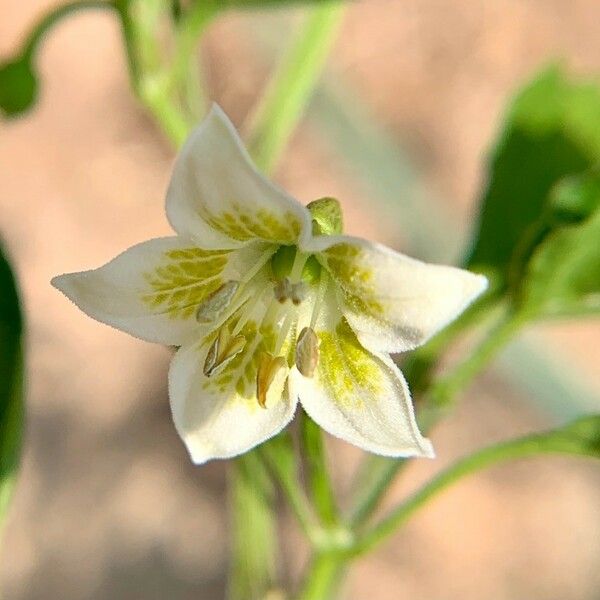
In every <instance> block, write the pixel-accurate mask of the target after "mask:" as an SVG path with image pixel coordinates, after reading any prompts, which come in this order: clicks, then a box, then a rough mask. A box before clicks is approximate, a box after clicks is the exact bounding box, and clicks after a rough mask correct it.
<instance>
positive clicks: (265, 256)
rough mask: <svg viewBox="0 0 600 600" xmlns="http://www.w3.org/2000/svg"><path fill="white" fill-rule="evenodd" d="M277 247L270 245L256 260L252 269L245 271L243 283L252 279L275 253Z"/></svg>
mask: <svg viewBox="0 0 600 600" xmlns="http://www.w3.org/2000/svg"><path fill="white" fill-rule="evenodd" d="M276 251H277V250H276V247H275V248H274V247H270V248H269V249H268V250H267V251H266V252H265V253H264V254H262V255H261V257H260V258H259V259H258V260H257V261H256V263H255V264H254V266H253V267H252V269H250V270H249V271H247V272H246V273H244V277H243V278H242V283H247V282H248V281H250V280H251V279H252V278H253V277H254V276H255V275H256V274H257V273H258V272H259V271H260V270H261V269H262V268H263V267H264V266H265V264H266V263H267V262H268V261H269V260H270V259H271V257H272V256H273V254H275V252H276Z"/></svg>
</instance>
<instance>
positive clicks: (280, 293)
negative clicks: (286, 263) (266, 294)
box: [273, 277, 292, 304]
mask: <svg viewBox="0 0 600 600" xmlns="http://www.w3.org/2000/svg"><path fill="white" fill-rule="evenodd" d="M273 293H274V294H275V299H276V300H277V302H279V303H280V304H283V303H284V302H285V301H286V300H287V299H288V298H290V296H291V295H292V284H291V283H290V280H289V279H288V278H287V277H284V278H283V279H280V280H279V281H277V283H276V284H275V287H274V288H273Z"/></svg>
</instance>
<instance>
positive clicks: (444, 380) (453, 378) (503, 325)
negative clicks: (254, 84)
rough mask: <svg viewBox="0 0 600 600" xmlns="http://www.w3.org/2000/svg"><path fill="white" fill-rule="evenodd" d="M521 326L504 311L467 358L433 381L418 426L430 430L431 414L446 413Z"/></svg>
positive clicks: (511, 313) (514, 316) (521, 321)
mask: <svg viewBox="0 0 600 600" xmlns="http://www.w3.org/2000/svg"><path fill="white" fill-rule="evenodd" d="M524 322H525V319H524V316H523V315H521V314H520V313H517V312H514V311H513V310H511V309H507V310H506V312H505V313H504V314H503V315H502V316H501V317H500V319H499V321H498V322H497V323H496V325H495V326H494V327H492V329H491V330H490V331H489V332H488V333H487V334H486V336H485V337H484V338H483V340H482V341H481V342H480V343H479V344H478V345H477V346H476V347H475V348H474V349H473V351H472V352H471V354H470V355H469V356H468V358H467V359H466V360H464V361H463V362H461V363H459V364H458V365H456V366H455V367H454V368H453V369H452V370H451V372H450V373H449V374H448V375H446V376H445V377H441V378H440V379H438V380H437V382H436V383H435V384H434V385H433V386H432V387H431V389H430V391H429V393H428V397H429V400H430V402H429V403H428V406H427V408H428V409H430V411H429V412H428V413H426V414H425V415H423V414H421V421H420V423H421V424H422V425H423V427H424V429H428V428H429V427H430V426H431V424H432V423H430V421H431V419H432V418H433V416H434V414H435V413H436V412H438V411H439V410H440V409H442V410H444V409H446V408H447V407H448V406H449V405H450V404H451V403H452V401H453V400H454V398H455V396H456V395H457V394H458V393H459V392H460V391H461V390H463V389H464V388H465V387H467V386H468V385H469V384H470V383H471V382H472V380H473V379H474V377H475V376H476V375H477V374H478V373H479V372H480V371H482V370H483V369H484V368H485V367H486V366H487V365H488V364H489V363H490V362H491V360H492V359H493V358H494V357H495V356H496V355H497V354H498V352H499V351H500V350H501V349H502V348H504V346H506V344H507V343H508V342H510V341H511V340H512V338H513V337H514V336H515V334H516V333H517V332H518V331H519V330H520V329H521V327H522V326H523V324H524Z"/></svg>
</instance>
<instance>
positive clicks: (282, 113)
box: [250, 1, 344, 171]
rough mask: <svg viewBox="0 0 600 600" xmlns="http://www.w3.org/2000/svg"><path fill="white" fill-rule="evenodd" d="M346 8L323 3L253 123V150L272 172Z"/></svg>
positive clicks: (280, 69) (262, 165) (274, 80)
mask: <svg viewBox="0 0 600 600" xmlns="http://www.w3.org/2000/svg"><path fill="white" fill-rule="evenodd" d="M343 11H344V7H343V3H341V2H339V1H336V2H330V1H323V2H321V3H320V5H319V6H318V7H317V8H315V9H313V12H312V14H311V16H310V17H309V18H308V22H307V23H306V26H305V28H304V29H303V30H302V31H301V33H300V35H299V36H298V38H297V39H296V41H295V42H294V43H293V45H292V46H291V47H290V49H289V50H288V52H287V54H286V55H285V56H284V58H283V60H282V62H281V64H280V65H279V67H278V68H277V70H276V72H275V74H274V76H273V78H272V80H271V83H270V85H269V88H268V89H267V91H266V93H265V94H264V95H263V97H262V99H261V101H260V103H259V105H258V107H257V109H256V111H255V113H254V116H253V119H252V126H251V132H252V135H251V141H250V149H251V153H252V155H253V156H254V159H255V161H256V163H257V165H258V167H259V168H261V169H263V170H265V171H270V170H272V168H273V166H274V164H275V162H276V160H277V159H278V157H279V156H281V153H282V151H283V148H284V147H285V145H286V143H287V141H288V139H289V137H290V136H291V134H292V132H293V131H294V128H295V127H296V124H297V123H298V121H299V119H300V117H301V116H302V113H303V112H304V109H305V107H306V105H307V103H308V100H309V98H310V96H311V94H312V91H313V89H314V87H315V85H316V83H317V80H318V78H319V75H320V74H321V71H322V69H323V66H324V64H325V61H326V59H327V55H328V53H329V50H330V49H331V46H332V44H333V41H334V39H335V34H336V32H337V30H338V27H339V25H340V22H341V17H342V15H343Z"/></svg>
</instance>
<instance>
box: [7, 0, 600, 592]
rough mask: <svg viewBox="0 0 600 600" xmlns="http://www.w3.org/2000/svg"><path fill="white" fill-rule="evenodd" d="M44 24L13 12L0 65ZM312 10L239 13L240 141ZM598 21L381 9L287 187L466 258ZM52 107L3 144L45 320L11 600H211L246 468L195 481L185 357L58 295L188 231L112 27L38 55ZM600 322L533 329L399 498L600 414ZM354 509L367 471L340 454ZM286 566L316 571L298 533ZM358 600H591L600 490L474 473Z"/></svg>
mask: <svg viewBox="0 0 600 600" xmlns="http://www.w3.org/2000/svg"><path fill="white" fill-rule="evenodd" d="M50 6H52V4H51V3H49V2H45V1H42V0H0V14H1V15H2V17H1V19H0V56H7V55H9V54H11V53H12V52H13V51H14V49H15V48H16V47H17V46H18V44H19V43H20V41H21V39H22V37H23V34H24V33H25V32H26V31H27V30H28V28H29V26H30V24H31V23H32V22H33V21H34V20H35V19H36V18H37V17H38V16H39V14H40V13H41V12H42V11H44V10H45V9H47V8H49V7H50ZM301 16H302V9H298V8H286V9H280V10H277V11H268V12H256V11H252V12H248V11H230V12H228V13H226V14H225V15H223V16H221V17H219V19H218V20H217V21H215V23H213V24H212V25H211V26H210V28H209V30H208V32H207V34H206V36H205V38H204V40H203V42H202V49H201V50H202V58H203V61H204V63H205V67H206V70H207V73H208V85H209V94H210V96H211V98H213V99H214V100H216V101H217V102H218V103H219V104H221V106H222V107H223V108H224V109H225V111H226V112H227V113H228V114H229V115H230V116H231V117H232V119H233V120H234V122H235V123H236V124H237V125H238V126H240V127H243V125H244V120H245V117H246V116H247V114H248V111H249V108H250V106H251V105H252V102H253V101H254V99H255V97H256V95H257V92H258V90H260V89H261V87H262V85H263V84H264V82H265V80H266V78H267V76H268V74H269V71H270V68H271V66H272V64H273V61H274V60H275V57H276V56H277V55H278V54H279V50H278V49H279V48H280V47H281V45H282V42H284V41H285V39H286V37H287V36H288V34H289V32H290V31H291V30H292V29H294V28H295V27H296V24H297V22H298V18H299V17H301ZM599 28H600V5H598V3H597V2H595V1H594V0H571V1H570V2H564V1H563V0H543V1H541V0H496V1H495V2H486V1H485V0H475V1H474V0H453V1H452V2H447V1H444V0H363V1H361V2H359V1H357V2H354V3H353V4H352V5H351V6H350V8H349V10H348V11H347V14H346V17H345V20H344V23H343V25H342V31H341V34H340V36H339V40H338V42H337V43H336V45H335V48H334V50H333V52H332V55H331V60H330V62H329V65H328V69H327V72H326V75H325V77H324V78H323V79H322V81H321V83H320V85H319V88H318V90H317V94H316V96H315V98H314V100H313V102H312V103H311V105H310V107H309V110H308V112H307V115H306V118H305V119H304V120H303V122H302V124H301V127H300V128H299V130H298V131H297V133H296V134H295V135H294V137H293V140H292V143H291V145H290V146H289V148H288V149H287V151H286V153H285V156H284V158H283V160H282V161H281V162H280V166H279V168H278V169H277V172H276V180H277V181H278V182H279V183H280V184H281V185H283V186H284V187H285V188H286V189H288V190H289V191H290V192H291V193H292V194H293V195H295V196H296V197H297V198H299V199H300V200H301V201H302V202H304V203H307V202H309V201H310V200H313V199H315V198H317V197H321V196H326V195H327V196H334V197H337V198H339V199H340V200H341V201H342V203H343V207H344V212H345V216H346V222H347V225H346V229H347V230H348V232H350V233H352V234H357V235H360V236H363V237H370V238H374V239H377V240H379V241H381V242H384V243H386V244H389V245H391V246H393V247H394V248H397V249H399V250H401V251H405V252H407V253H409V254H412V255H414V256H416V257H418V258H423V259H428V260H436V261H439V262H444V263H452V262H454V261H456V260H457V259H458V258H459V257H460V256H461V255H462V254H463V253H464V244H465V240H466V238H467V235H468V233H469V231H470V229H471V227H472V225H473V218H474V214H473V206H474V203H475V201H476V200H477V197H478V195H479V194H480V190H481V188H482V185H483V184H484V176H485V168H486V160H487V153H488V149H489V148H490V147H491V145H492V143H493V141H494V139H495V136H496V134H497V132H498V130H499V127H500V124H501V122H502V114H503V110H504V108H505V106H506V105H507V102H508V101H509V99H510V98H511V97H512V95H513V93H514V91H515V90H516V89H517V87H518V86H520V85H521V84H522V83H523V82H524V81H525V80H526V79H527V78H529V77H530V76H531V75H532V74H533V73H534V72H535V71H536V70H538V69H539V68H540V67H542V66H544V65H545V64H548V63H549V62H550V61H552V60H555V59H561V60H563V61H564V63H565V64H566V65H567V66H568V68H569V70H570V71H571V72H573V73H579V74H586V75H590V74H592V75H593V74H598V73H600V35H598V34H599V31H600V29H599ZM39 67H40V70H41V73H42V79H43V87H42V89H41V96H40V101H39V103H38V104H37V105H36V107H35V109H34V110H33V112H32V113H30V114H28V115H26V116H25V117H23V118H21V119H18V120H14V121H10V122H2V123H0V235H1V236H2V238H3V240H4V243H5V245H6V247H7V250H8V252H9V254H10V256H11V258H12V260H13V264H14V266H15V269H16V272H17V275H18V278H19V280H20V285H21V289H22V295H23V300H24V306H25V312H26V320H27V334H28V336H27V342H26V344H27V357H28V358H27V359H28V375H27V415H28V423H27V431H26V439H25V446H24V462H23V469H22V472H21V475H20V478H19V481H18V486H17V490H16V495H15V497H14V501H13V504H12V507H11V512H10V515H9V520H8V523H7V525H6V528H5V533H4V539H3V542H2V547H3V549H2V560H1V561H0V580H1V582H2V587H3V590H4V597H5V598H6V599H8V600H38V599H39V600H42V599H43V600H47V599H49V598H62V599H65V600H83V599H90V600H107V599H109V598H111V599H112V598H126V599H127V600H136V599H140V600H141V599H143V600H152V599H164V598H167V597H168V598H171V599H173V600H184V599H185V600H188V599H189V600H191V599H192V598H193V599H197V600H200V599H206V600H212V599H218V598H222V597H223V595H224V585H225V570H226V557H227V535H228V526H227V517H226V512H225V508H226V501H225V483H226V469H227V465H226V464H225V463H222V462H215V463H211V464H209V465H207V466H204V467H202V468H195V467H193V466H192V465H191V464H190V461H189V459H188V456H187V454H186V452H185V449H184V447H183V445H182V444H181V442H180V440H179V438H178V436H177V434H176V432H175V429H174V427H173V425H172V423H171V419H170V414H169V406H168V400H167V395H166V374H167V367H168V361H169V358H170V351H169V350H168V349H165V348H161V347H158V346H153V345H150V344H147V343H144V342H141V341H138V340H135V339H133V338H130V337H128V336H127V335H125V334H122V333H120V332H117V331H115V330H112V329H110V328H108V327H106V326H104V325H100V324H98V323H96V322H94V321H92V320H91V319H89V318H87V317H86V316H85V315H83V313H81V312H79V311H78V310H76V309H75V308H74V307H73V306H72V305H71V304H70V303H69V302H67V301H66V300H65V298H64V297H62V296H61V295H60V294H59V293H58V292H57V291H56V290H54V289H53V288H51V287H50V285H49V281H50V279H51V277H52V276H53V275H56V274H58V273H62V272H69V271H79V270H84V269H88V268H93V267H96V266H98V265H100V264H103V263H104V262H106V261H107V260H108V259H110V258H112V257H113V256H115V255H116V254H117V253H118V252H120V251H121V250H123V249H124V248H126V247H128V246H130V245H133V244H134V243H136V242H138V241H141V240H144V239H147V238H150V237H157V236H161V235H168V234H169V227H168V225H167V222H166V219H165V215H164V210H163V200H164V192H165V188H166V185H167V182H168V178H169V172H170V168H171V164H172V160H173V156H174V154H173V151H172V149H171V147H170V145H169V144H168V143H167V142H166V141H165V140H164V138H163V137H162V135H161V134H160V132H159V131H158V130H157V129H156V127H155V126H154V124H153V123H152V121H151V120H150V119H149V118H148V117H147V116H146V115H145V114H144V112H143V110H142V109H141V108H140V107H139V105H138V104H137V102H136V101H135V99H134V97H133V95H132V93H131V91H130V87H129V84H128V80H127V72H126V64H125V59H124V55H123V52H122V48H121V40H120V33H119V27H118V23H117V21H116V19H114V17H113V15H111V14H105V13H102V12H98V13H95V12H93V11H91V12H85V13H82V14H79V15H77V16H74V17H72V18H70V19H68V20H66V21H65V22H64V23H62V24H61V25H60V26H59V27H57V29H56V30H55V31H54V32H53V34H52V35H50V36H49V37H48V38H47V40H46V41H45V42H44V48H43V52H41V53H40V55H39ZM599 364H600V325H599V322H598V321H597V320H596V321H592V320H589V321H584V320H579V321H577V322H576V323H575V322H557V323H552V324H546V325H544V326H537V327H536V328H535V329H533V330H531V331H530V333H529V334H528V335H527V336H526V338H525V339H523V338H522V339H521V340H520V341H519V342H518V343H515V344H513V345H511V346H510V348H508V349H507V351H506V352H504V354H503V356H502V358H501V360H500V361H499V362H498V363H497V364H496V366H495V368H494V369H493V370H489V371H488V372H487V373H486V374H485V376H484V377H482V378H480V379H478V381H477V383H476V385H474V386H473V387H472V388H471V389H470V391H469V392H468V393H467V394H465V395H464V397H463V399H462V401H461V404H460V408H459V410H458V411H457V412H456V413H454V414H453V415H452V417H451V418H450V419H449V420H447V421H446V422H445V423H444V424H443V425H441V426H440V427H439V428H438V429H436V430H435V431H434V433H433V435H432V438H433V442H434V444H435V446H436V449H437V453H438V457H439V458H438V459H437V460H436V461H432V462H429V461H415V462H413V464H412V465H411V467H410V468H409V470H408V471H407V472H406V473H405V475H404V477H403V479H402V481H401V482H399V483H398V485H396V486H395V487H394V489H393V490H392V494H391V495H390V498H389V499H388V501H387V504H388V505H389V504H391V503H392V502H393V501H394V499H395V500H397V499H399V498H401V497H403V496H404V495H405V494H406V493H407V492H409V491H410V490H411V489H413V488H414V487H416V486H417V485H418V484H419V483H420V482H422V481H424V480H425V479H426V478H427V477H429V476H430V475H431V474H432V473H434V472H435V471H437V470H439V469H440V468H442V467H443V466H444V465H446V464H448V463H449V462H451V461H452V460H453V459H454V458H456V457H457V456H459V455H462V454H465V453H467V452H468V451H470V450H472V449H473V448H476V447H479V446H482V445H484V444H487V443H490V442H492V441H496V440H500V439H503V438H506V437H509V436H513V435H517V434H520V433H524V432H528V431H533V430H537V429H540V428H543V427H545V426H548V425H550V424H553V423H557V422H563V421H564V420H566V419H567V418H570V417H573V416H576V415H578V414H581V413H583V412H585V411H586V410H590V409H591V408H592V407H594V406H596V407H597V406H598V394H600V377H599V376H598V372H599ZM331 445H332V449H331V460H332V461H333V462H334V463H335V474H336V476H338V477H339V485H340V488H341V489H342V490H343V488H344V486H345V485H347V483H348V481H349V479H350V475H351V471H352V468H353V466H354V465H355V464H356V460H357V457H358V452H356V451H354V450H353V449H352V448H350V447H349V446H347V445H345V444H343V443H337V442H336V443H332V444H331ZM285 523H286V525H285V537H286V539H287V540H288V542H289V543H288V545H287V548H288V552H287V554H286V556H285V564H286V567H287V568H288V569H290V570H291V571H292V572H295V571H297V570H298V569H299V567H300V566H301V565H302V560H303V558H304V549H303V548H302V546H301V545H300V541H299V536H298V535H297V532H295V530H294V528H293V526H292V522H291V520H286V521H285ZM347 589H348V592H347V598H349V599H352V600H360V599H363V598H366V597H368V598H369V599H370V600H408V599H412V598H419V599H427V600H459V599H460V600H480V599H481V598H489V599H491V600H517V599H519V600H521V599H523V598H527V599H529V600H597V599H598V598H599V597H600V473H599V472H598V468H597V465H594V464H592V463H591V462H586V461H584V460H575V459H571V458H549V457H545V458H543V459H532V460H529V461H522V462H519V463H517V464H509V465H507V466H504V467H498V468H494V469H492V470H490V471H487V472H485V473H484V474H481V475H476V476H473V477H471V478H469V479H467V480H465V481H463V482H461V483H460V484H459V485H457V486H456V487H454V488H452V489H451V490H450V491H449V492H448V493H446V494H444V495H443V496H441V497H440V498H438V499H436V500H435V502H433V503H432V504H431V505H430V506H429V507H428V508H427V510H425V511H423V513H419V515H418V516H417V517H415V519H414V520H412V521H411V522H410V523H409V525H408V526H407V528H406V529H405V530H404V531H403V532H402V533H401V534H400V535H398V536H397V537H396V538H395V539H394V540H393V541H391V542H389V543H387V544H386V545H385V547H383V548H382V549H380V550H379V551H378V552H376V553H375V554H373V555H371V556H369V557H368V558H366V559H365V560H363V561H362V562H361V563H359V564H358V565H357V566H356V567H355V568H354V570H353V571H352V575H351V577H350V581H349V584H348V586H347Z"/></svg>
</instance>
